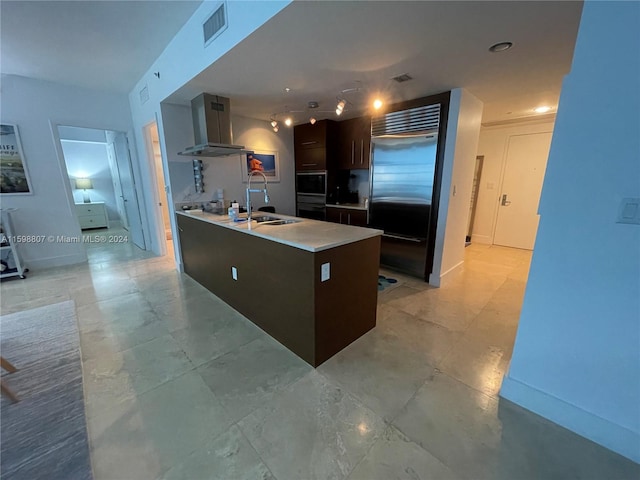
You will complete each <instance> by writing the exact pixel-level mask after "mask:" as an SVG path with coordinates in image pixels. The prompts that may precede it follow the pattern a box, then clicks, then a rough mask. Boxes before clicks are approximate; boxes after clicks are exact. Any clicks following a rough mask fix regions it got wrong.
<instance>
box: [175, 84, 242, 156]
mask: <svg viewBox="0 0 640 480" xmlns="http://www.w3.org/2000/svg"><path fill="white" fill-rule="evenodd" d="M191 116H192V118H193V133H194V137H195V142H196V144H195V146H193V147H187V148H185V149H184V150H183V151H182V152H178V155H186V156H190V157H225V156H228V155H238V154H241V153H247V152H250V150H245V149H244V146H243V145H233V136H232V133H231V111H230V108H229V99H228V98H225V97H220V96H218V95H210V94H208V93H202V94H200V95H198V96H197V97H196V98H194V99H193V100H191Z"/></svg>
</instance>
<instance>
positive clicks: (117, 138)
mask: <svg viewBox="0 0 640 480" xmlns="http://www.w3.org/2000/svg"><path fill="white" fill-rule="evenodd" d="M111 133H112V135H110V137H111V142H109V145H111V146H112V147H113V151H114V152H115V158H116V165H117V167H118V176H119V178H120V187H121V190H122V197H121V198H122V201H123V202H124V210H125V214H126V217H127V224H128V230H129V234H130V235H131V241H132V242H133V243H134V244H135V245H137V246H138V247H140V248H142V249H143V250H144V249H145V244H144V234H143V232H142V218H141V217H140V207H139V205H138V197H137V195H136V183H135V179H134V177H133V169H132V165H131V157H130V155H129V142H128V141H127V136H126V135H125V134H124V133H123V132H111Z"/></svg>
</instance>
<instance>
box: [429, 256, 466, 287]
mask: <svg viewBox="0 0 640 480" xmlns="http://www.w3.org/2000/svg"><path fill="white" fill-rule="evenodd" d="M463 264H464V260H461V261H460V262H459V263H457V264H456V265H454V266H453V267H451V268H450V269H449V270H447V271H446V272H444V273H442V274H441V275H440V276H437V275H434V274H433V273H432V274H431V275H429V285H431V286H433V287H444V286H445V285H447V284H448V283H450V282H451V280H453V279H454V278H455V277H456V274H457V273H460V272H461V271H462V265H463Z"/></svg>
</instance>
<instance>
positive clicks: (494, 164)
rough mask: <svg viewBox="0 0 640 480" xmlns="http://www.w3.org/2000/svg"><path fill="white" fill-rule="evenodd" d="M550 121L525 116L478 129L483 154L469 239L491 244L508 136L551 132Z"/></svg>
mask: <svg viewBox="0 0 640 480" xmlns="http://www.w3.org/2000/svg"><path fill="white" fill-rule="evenodd" d="M553 124H554V121H553V120H552V121H549V120H544V121H540V120H528V121H523V122H518V123H512V124H509V125H496V126H490V127H482V128H481V129H480V141H479V142H478V155H483V156H484V163H483V167H482V175H481V177H480V185H479V188H478V200H477V203H476V214H475V219H474V221H473V235H472V237H471V241H472V242H474V243H485V244H489V245H490V244H493V232H494V229H495V222H496V215H497V213H498V212H497V210H498V203H499V201H500V194H501V193H502V192H501V190H500V185H501V183H502V176H503V174H504V168H505V160H506V156H507V146H508V145H509V138H510V137H512V136H514V135H527V134H533V133H542V132H553Z"/></svg>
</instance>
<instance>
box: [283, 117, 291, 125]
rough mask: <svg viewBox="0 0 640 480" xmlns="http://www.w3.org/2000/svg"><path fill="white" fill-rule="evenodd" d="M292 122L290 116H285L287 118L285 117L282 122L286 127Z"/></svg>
mask: <svg viewBox="0 0 640 480" xmlns="http://www.w3.org/2000/svg"><path fill="white" fill-rule="evenodd" d="M292 123H293V120H291V117H287V118H286V119H285V121H284V124H285V125H286V126H287V127H290V126H291V124H292Z"/></svg>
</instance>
